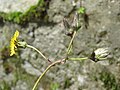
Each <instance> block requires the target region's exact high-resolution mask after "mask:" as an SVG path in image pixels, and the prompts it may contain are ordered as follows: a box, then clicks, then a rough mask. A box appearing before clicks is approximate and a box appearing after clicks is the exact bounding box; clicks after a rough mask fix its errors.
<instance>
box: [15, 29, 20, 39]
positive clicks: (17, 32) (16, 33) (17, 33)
mask: <svg viewBox="0 0 120 90" xmlns="http://www.w3.org/2000/svg"><path fill="white" fill-rule="evenodd" d="M18 36H19V31H18V30H16V32H15V34H14V38H17V37H18Z"/></svg>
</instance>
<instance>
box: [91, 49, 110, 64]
mask: <svg viewBox="0 0 120 90" xmlns="http://www.w3.org/2000/svg"><path fill="white" fill-rule="evenodd" d="M108 55H109V49H108V48H99V49H97V50H95V51H94V52H93V53H92V55H91V57H90V59H91V60H93V61H95V62H97V61H100V60H103V59H106V58H107V56H108Z"/></svg>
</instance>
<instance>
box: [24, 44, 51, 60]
mask: <svg viewBox="0 0 120 90" xmlns="http://www.w3.org/2000/svg"><path fill="white" fill-rule="evenodd" d="M26 46H27V47H28V48H32V49H34V50H35V51H37V52H38V53H39V54H40V55H41V56H42V57H43V58H44V59H45V60H48V61H49V59H48V58H47V57H45V55H44V54H43V53H42V52H41V51H40V50H38V49H37V48H35V47H33V46H31V45H26Z"/></svg>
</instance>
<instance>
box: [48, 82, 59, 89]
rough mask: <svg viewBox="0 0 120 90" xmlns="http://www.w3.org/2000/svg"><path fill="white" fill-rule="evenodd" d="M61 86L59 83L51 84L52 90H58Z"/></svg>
mask: <svg viewBox="0 0 120 90" xmlns="http://www.w3.org/2000/svg"><path fill="white" fill-rule="evenodd" d="M58 88H59V84H58V83H51V85H50V90H58Z"/></svg>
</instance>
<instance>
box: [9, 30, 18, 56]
mask: <svg viewBox="0 0 120 90" xmlns="http://www.w3.org/2000/svg"><path fill="white" fill-rule="evenodd" d="M18 36H19V31H16V32H15V34H14V35H13V37H12V38H11V41H10V56H12V55H14V54H15V51H16V50H17V43H18Z"/></svg>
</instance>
